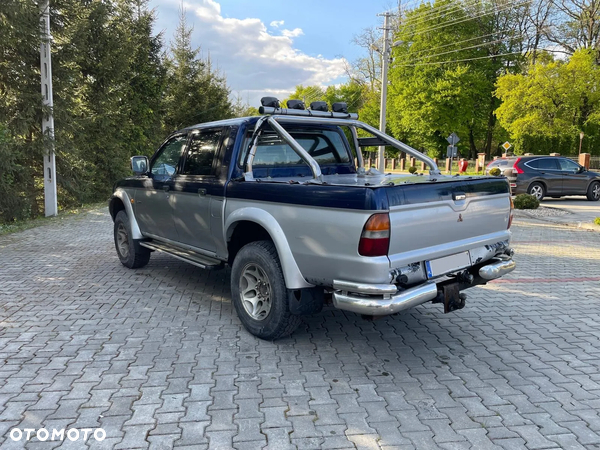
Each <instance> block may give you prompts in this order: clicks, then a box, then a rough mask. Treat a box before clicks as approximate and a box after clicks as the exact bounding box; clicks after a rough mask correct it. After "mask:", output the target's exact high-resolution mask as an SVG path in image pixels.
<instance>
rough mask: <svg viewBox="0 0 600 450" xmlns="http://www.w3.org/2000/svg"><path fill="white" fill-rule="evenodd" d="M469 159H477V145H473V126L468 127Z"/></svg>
mask: <svg viewBox="0 0 600 450" xmlns="http://www.w3.org/2000/svg"><path fill="white" fill-rule="evenodd" d="M469 159H477V147H476V146H475V136H473V128H469Z"/></svg>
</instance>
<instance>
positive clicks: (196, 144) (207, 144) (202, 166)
mask: <svg viewBox="0 0 600 450" xmlns="http://www.w3.org/2000/svg"><path fill="white" fill-rule="evenodd" d="M221 134H222V130H221V129H220V128H219V129H217V130H205V131H202V132H200V133H198V134H195V135H193V136H192V140H191V142H190V147H189V148H188V151H187V155H186V158H185V164H184V166H183V172H182V173H183V174H184V175H212V174H213V162H214V160H215V157H216V156H217V152H218V150H219V143H220V142H221Z"/></svg>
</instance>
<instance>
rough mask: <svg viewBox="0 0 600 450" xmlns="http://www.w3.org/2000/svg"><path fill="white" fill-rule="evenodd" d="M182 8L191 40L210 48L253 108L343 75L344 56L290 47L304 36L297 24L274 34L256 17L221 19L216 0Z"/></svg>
mask: <svg viewBox="0 0 600 450" xmlns="http://www.w3.org/2000/svg"><path fill="white" fill-rule="evenodd" d="M163 1H165V0H163ZM166 1H168V2H169V3H171V4H172V5H174V4H180V3H179V0H166ZM184 7H185V9H186V11H187V15H188V23H189V24H190V25H193V26H194V32H193V33H192V41H193V44H194V45H196V46H201V47H202V50H203V53H204V54H206V53H207V51H209V52H210V55H211V60H212V61H213V63H215V64H216V65H218V67H219V69H220V70H221V71H223V72H224V74H225V75H226V77H227V83H228V85H229V86H230V87H231V89H232V90H233V91H237V92H240V94H242V95H243V96H244V97H245V96H246V95H245V94H244V92H246V93H247V95H248V96H249V97H250V101H251V105H252V106H258V100H259V99H260V97H262V96H263V95H269V93H271V94H272V93H274V92H279V93H291V92H292V91H294V88H295V86H296V85H299V84H303V85H315V84H316V85H321V86H323V85H328V84H330V83H331V82H333V81H336V82H339V79H340V77H341V76H343V75H344V59H343V58H333V59H328V58H325V57H323V56H321V55H319V56H310V55H307V54H305V53H303V52H302V51H300V50H298V49H297V48H295V47H294V41H293V39H294V38H295V37H298V36H300V35H302V34H303V31H302V29H300V28H295V29H293V30H286V29H282V30H281V35H273V34H270V33H269V32H268V30H267V26H266V25H265V23H263V22H262V21H261V20H260V19H257V18H244V19H237V18H230V17H223V16H222V15H221V5H220V4H219V3H217V2H215V1H214V0H187V1H186V2H185V3H184ZM275 23H276V24H277V26H280V25H283V21H274V22H271V26H273V27H275V25H274V24H275ZM281 97H285V95H281Z"/></svg>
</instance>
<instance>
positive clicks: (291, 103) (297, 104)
mask: <svg viewBox="0 0 600 450" xmlns="http://www.w3.org/2000/svg"><path fill="white" fill-rule="evenodd" d="M286 103H287V107H288V109H306V106H304V102H303V101H302V100H288V101H287V102H286Z"/></svg>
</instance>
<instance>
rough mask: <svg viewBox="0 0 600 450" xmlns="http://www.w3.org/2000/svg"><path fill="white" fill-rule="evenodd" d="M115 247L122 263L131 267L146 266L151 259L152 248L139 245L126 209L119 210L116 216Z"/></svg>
mask: <svg viewBox="0 0 600 450" xmlns="http://www.w3.org/2000/svg"><path fill="white" fill-rule="evenodd" d="M114 235H115V248H116V249H117V255H119V259H120V260H121V264H123V265H124V266H125V267H129V268H130V269H137V268H138V267H144V266H145V265H146V264H148V261H150V250H149V249H147V248H144V247H142V246H141V245H139V243H138V242H136V241H135V240H134V239H133V238H132V237H131V223H130V222H129V217H127V214H126V213H125V211H119V213H118V214H117V217H115V227H114Z"/></svg>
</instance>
